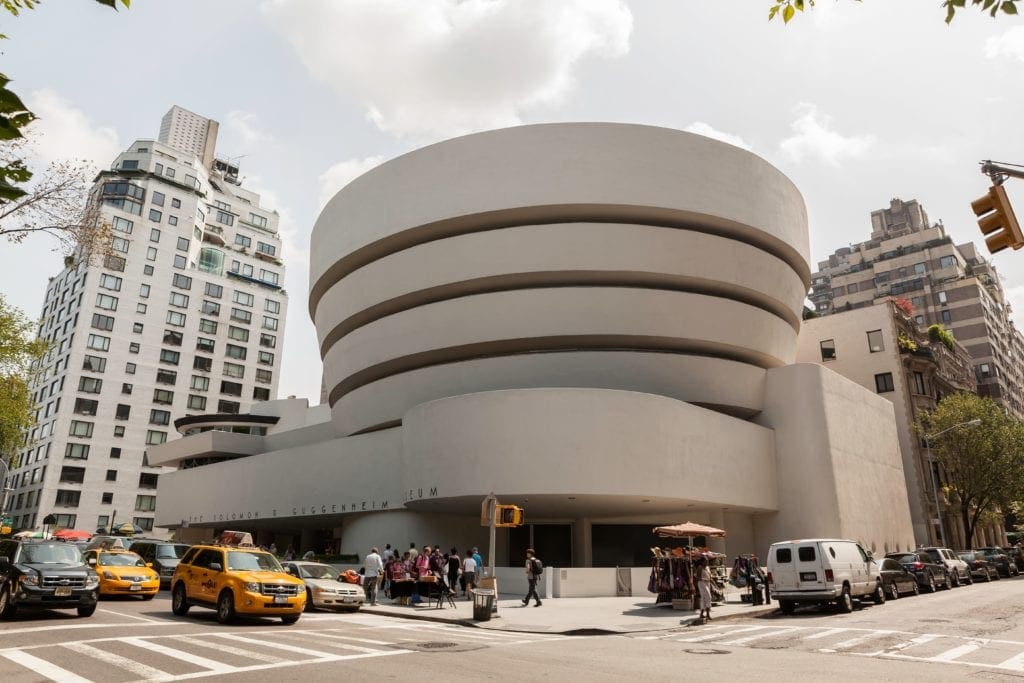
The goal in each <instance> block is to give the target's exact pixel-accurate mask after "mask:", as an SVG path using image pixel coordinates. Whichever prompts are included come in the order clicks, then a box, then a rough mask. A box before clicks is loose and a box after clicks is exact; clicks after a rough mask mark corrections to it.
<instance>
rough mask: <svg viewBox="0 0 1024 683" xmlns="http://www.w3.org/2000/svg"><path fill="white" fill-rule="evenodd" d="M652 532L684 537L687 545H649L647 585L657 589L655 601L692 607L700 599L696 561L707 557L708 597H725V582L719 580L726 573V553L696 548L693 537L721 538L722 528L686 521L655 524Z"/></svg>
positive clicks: (666, 535) (677, 607) (665, 536)
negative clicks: (709, 594)
mask: <svg viewBox="0 0 1024 683" xmlns="http://www.w3.org/2000/svg"><path fill="white" fill-rule="evenodd" d="M654 533H656V534H657V535H658V536H661V537H662V538H678V539H683V538H685V539H686V540H687V544H686V546H683V547H678V546H677V547H675V548H672V549H671V550H670V549H668V548H660V547H654V548H651V554H652V555H653V558H652V561H651V578H650V581H649V582H648V586H647V589H648V590H649V591H650V592H652V593H657V594H658V598H657V600H656V601H655V604H660V603H668V602H671V604H672V607H674V608H676V609H686V610H692V609H694V608H695V606H696V604H697V602H698V601H699V597H698V593H697V577H696V575H695V574H696V572H697V565H698V564H699V561H700V560H702V559H703V560H704V561H706V562H707V563H708V564H709V565H710V567H711V577H712V582H711V597H712V602H713V603H720V602H723V601H724V600H725V590H724V589H725V585H724V583H723V582H722V579H723V578H724V573H725V555H723V554H721V553H715V552H712V551H710V550H708V549H707V548H706V547H704V548H695V547H694V546H693V539H694V538H695V537H700V536H703V537H709V536H710V537H716V538H724V537H725V532H724V531H723V530H721V529H716V528H715V527H710V526H705V525H703V524H696V523H694V522H686V523H684V524H676V525H673V526H660V527H655V528H654Z"/></svg>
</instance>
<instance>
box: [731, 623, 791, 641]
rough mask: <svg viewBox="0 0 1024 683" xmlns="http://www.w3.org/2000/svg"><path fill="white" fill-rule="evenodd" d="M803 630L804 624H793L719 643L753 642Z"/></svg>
mask: <svg viewBox="0 0 1024 683" xmlns="http://www.w3.org/2000/svg"><path fill="white" fill-rule="evenodd" d="M801 630H803V627H802V626H793V627H791V628H781V629H778V630H775V631H769V632H767V633H755V634H754V635H752V636H744V637H742V638H737V639H736V640H723V641H720V642H719V645H746V644H747V643H752V642H754V641H755V640H760V639H761V638H771V637H773V636H784V635H788V634H790V633H793V632H794V631H801Z"/></svg>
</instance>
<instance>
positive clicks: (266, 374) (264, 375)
mask: <svg viewBox="0 0 1024 683" xmlns="http://www.w3.org/2000/svg"><path fill="white" fill-rule="evenodd" d="M273 377H274V373H272V372H271V371H270V370H257V371H256V381H257V382H259V383H260V384H270V382H271V380H272V379H273Z"/></svg>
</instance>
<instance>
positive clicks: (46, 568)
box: [0, 538, 100, 619]
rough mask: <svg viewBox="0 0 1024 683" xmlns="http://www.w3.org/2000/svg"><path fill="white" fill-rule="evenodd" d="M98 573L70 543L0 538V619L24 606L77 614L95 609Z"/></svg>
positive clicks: (11, 614)
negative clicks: (70, 611)
mask: <svg viewBox="0 0 1024 683" xmlns="http://www.w3.org/2000/svg"><path fill="white" fill-rule="evenodd" d="M99 585H100V579H99V576H98V575H97V574H96V572H95V571H93V570H92V569H91V568H90V567H89V565H87V564H85V562H84V561H83V560H82V553H81V551H80V550H79V549H78V548H76V547H75V546H74V545H73V544H71V543H64V542H63V541H46V540H40V541H37V540H34V539H33V540H18V539H15V538H11V539H5V540H3V541H0V618H2V619H9V618H11V617H13V616H14V615H15V614H17V613H18V612H19V611H20V610H23V609H39V610H43V609H46V610H50V609H74V610H77V611H78V616H80V617H91V616H92V615H93V613H94V612H95V611H96V599H97V597H98V596H97V590H98V589H99Z"/></svg>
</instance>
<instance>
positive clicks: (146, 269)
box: [142, 265, 153, 275]
mask: <svg viewBox="0 0 1024 683" xmlns="http://www.w3.org/2000/svg"><path fill="white" fill-rule="evenodd" d="M142 274H143V275H152V274H153V266H150V265H145V266H143V267H142Z"/></svg>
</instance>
